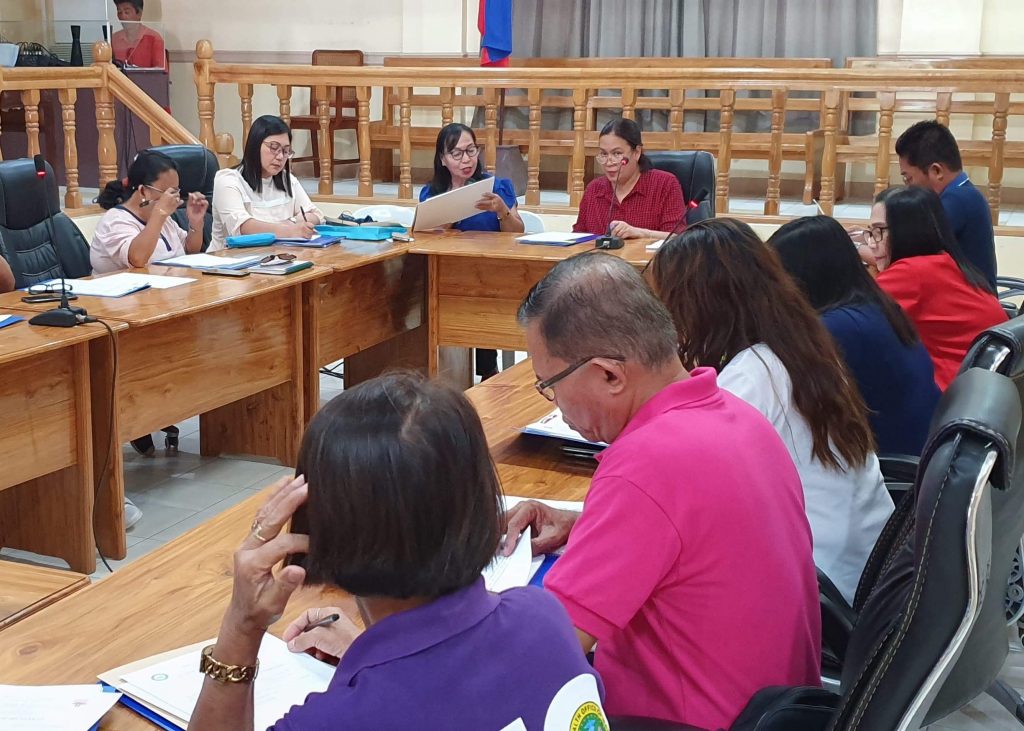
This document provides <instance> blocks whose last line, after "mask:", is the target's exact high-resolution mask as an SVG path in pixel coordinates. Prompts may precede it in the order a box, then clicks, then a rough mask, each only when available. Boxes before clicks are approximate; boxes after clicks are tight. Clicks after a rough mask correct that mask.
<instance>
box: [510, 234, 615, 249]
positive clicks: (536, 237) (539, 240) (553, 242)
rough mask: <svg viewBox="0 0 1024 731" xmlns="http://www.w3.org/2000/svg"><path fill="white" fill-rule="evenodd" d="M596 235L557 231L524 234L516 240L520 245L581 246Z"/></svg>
mask: <svg viewBox="0 0 1024 731" xmlns="http://www.w3.org/2000/svg"><path fill="white" fill-rule="evenodd" d="M596 238H597V234H585V233H584V234H579V233H560V232H558V231H545V232H541V233H536V234H526V235H525V236H520V237H518V238H517V239H516V241H518V242H519V243H520V244H543V245H545V246H572V245H574V244H582V243H583V242H584V241H593V240H594V239H596Z"/></svg>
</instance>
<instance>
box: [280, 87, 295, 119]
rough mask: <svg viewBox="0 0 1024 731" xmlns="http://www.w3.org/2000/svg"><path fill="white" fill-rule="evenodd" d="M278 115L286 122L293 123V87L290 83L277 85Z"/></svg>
mask: <svg viewBox="0 0 1024 731" xmlns="http://www.w3.org/2000/svg"><path fill="white" fill-rule="evenodd" d="M277 103H278V109H279V110H280V112H279V114H278V116H279V117H281V121H283V122H284V123H285V124H291V123H292V87H291V85H290V84H278V85H277Z"/></svg>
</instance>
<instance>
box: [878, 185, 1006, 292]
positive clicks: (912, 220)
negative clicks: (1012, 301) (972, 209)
mask: <svg viewBox="0 0 1024 731" xmlns="http://www.w3.org/2000/svg"><path fill="white" fill-rule="evenodd" d="M875 203H881V204H882V205H883V206H885V223H886V225H887V226H888V227H889V261H890V262H891V263H893V264H895V263H896V262H897V261H899V260H900V259H907V258H910V257H912V256H932V255H935V254H942V253H946V254H949V255H950V257H952V259H953V261H955V262H956V265H957V266H958V267H959V268H960V271H961V272H963V275H964V278H965V279H966V280H967V282H968V283H969V284H970V285H971V286H972V287H975V288H976V289H982V290H985V291H986V292H990V293H992V294H995V290H994V289H993V288H992V285H991V284H990V283H989V281H988V280H987V279H986V278H985V275H983V274H982V273H981V272H980V271H979V270H978V269H977V268H976V267H975V266H974V265H973V264H971V262H970V260H969V259H968V258H967V255H966V254H964V253H963V249H961V248H960V244H958V243H957V240H956V235H955V234H954V233H953V227H952V226H950V224H949V218H948V217H947V216H946V210H945V209H944V208H943V207H942V200H941V199H940V198H939V196H937V195H936V194H935V193H934V192H932V191H931V190H929V189H928V188H924V187H921V186H918V185H910V186H904V185H897V186H893V187H891V188H886V189H885V190H883V191H882V192H881V193H879V194H878V195H877V196H875Z"/></svg>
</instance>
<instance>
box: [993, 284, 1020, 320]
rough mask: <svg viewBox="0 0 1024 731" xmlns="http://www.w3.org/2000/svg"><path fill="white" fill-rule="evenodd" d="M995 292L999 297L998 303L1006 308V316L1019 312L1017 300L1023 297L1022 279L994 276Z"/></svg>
mask: <svg viewBox="0 0 1024 731" xmlns="http://www.w3.org/2000/svg"><path fill="white" fill-rule="evenodd" d="M996 293H997V296H998V297H999V304H1001V305H1002V306H1003V309H1004V310H1006V314H1007V316H1008V317H1016V316H1017V315H1019V314H1020V305H1018V304H1017V302H1019V301H1021V299H1024V279H1018V278H1017V277H996ZM1015 300H1016V301H1015Z"/></svg>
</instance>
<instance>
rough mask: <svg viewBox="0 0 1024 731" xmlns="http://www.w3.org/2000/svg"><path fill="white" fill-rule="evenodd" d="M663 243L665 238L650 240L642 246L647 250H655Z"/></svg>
mask: <svg viewBox="0 0 1024 731" xmlns="http://www.w3.org/2000/svg"><path fill="white" fill-rule="evenodd" d="M664 243H665V239H658V240H657V241H652V242H651V243H649V244H647V246H645V247H644V248H645V249H646V250H647V251H657V250H658V249H660V248H661V245H662V244H664Z"/></svg>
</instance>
